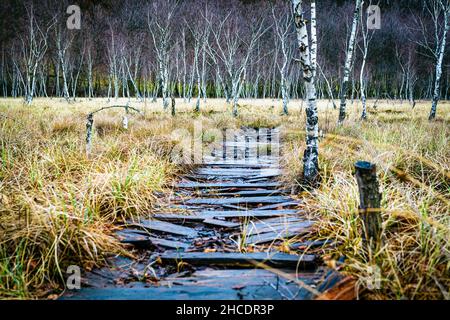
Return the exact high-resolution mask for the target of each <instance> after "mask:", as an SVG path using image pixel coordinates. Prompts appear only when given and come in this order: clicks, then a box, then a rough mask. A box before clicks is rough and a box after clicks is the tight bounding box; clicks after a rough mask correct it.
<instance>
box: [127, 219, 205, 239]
mask: <svg viewBox="0 0 450 320" xmlns="http://www.w3.org/2000/svg"><path fill="white" fill-rule="evenodd" d="M130 225H133V226H136V227H140V228H143V229H146V230H150V231H158V232H163V233H170V234H175V235H179V236H186V237H191V238H193V237H196V236H197V231H196V230H195V229H192V228H188V227H183V226H179V225H176V224H173V223H169V222H164V221H158V220H140V222H139V223H134V222H131V223H130Z"/></svg>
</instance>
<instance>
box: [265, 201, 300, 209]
mask: <svg viewBox="0 0 450 320" xmlns="http://www.w3.org/2000/svg"><path fill="white" fill-rule="evenodd" d="M299 204H300V202H298V201H288V202H280V203H275V204H269V205H267V206H262V207H258V208H257V209H258V210H272V209H278V208H284V207H293V206H298V205H299Z"/></svg>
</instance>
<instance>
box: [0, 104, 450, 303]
mask: <svg viewBox="0 0 450 320" xmlns="http://www.w3.org/2000/svg"><path fill="white" fill-rule="evenodd" d="M124 103H126V101H125V100H124V101H119V102H111V104H124ZM373 103H374V102H373V101H369V103H368V105H369V117H368V120H367V121H365V122H362V121H360V120H359V113H360V110H359V109H360V106H359V105H357V103H356V102H355V104H354V105H350V106H349V112H350V115H349V118H348V119H347V121H346V123H345V124H344V126H342V127H337V126H336V119H337V111H336V110H333V108H332V107H331V105H330V104H329V103H328V102H327V101H321V102H320V103H319V110H320V114H319V121H320V128H321V143H320V160H321V175H322V183H321V186H320V187H319V188H318V189H317V190H313V191H302V189H301V188H300V183H301V156H302V153H303V149H304V122H305V120H304V107H305V105H304V104H302V103H301V102H300V101H291V102H290V115H289V116H287V117H286V116H281V113H280V104H281V103H280V102H279V101H272V100H264V101H262V100H254V101H252V100H242V101H241V102H240V105H241V107H240V115H239V117H238V118H237V119H233V118H232V117H231V112H230V107H229V106H227V105H226V103H225V101H223V100H208V101H207V102H206V104H202V106H201V107H202V112H201V113H200V114H193V113H192V112H191V110H192V109H193V105H194V102H192V103H190V104H189V103H183V102H182V101H181V100H179V101H177V106H178V111H179V114H178V115H177V116H176V117H174V118H172V117H171V116H170V115H168V114H166V113H164V112H163V111H162V110H161V107H160V104H161V103H160V101H158V103H150V102H148V103H147V104H144V103H138V102H134V101H133V102H132V104H131V105H132V106H135V107H137V108H139V109H140V110H143V112H144V115H130V123H129V129H128V130H123V129H122V128H121V116H122V115H123V110H120V109H117V110H116V109H113V110H109V111H104V112H102V113H99V114H98V115H96V116H95V122H94V126H95V135H94V138H93V148H92V152H91V156H90V157H87V156H86V154H85V123H86V120H85V119H86V115H87V113H89V112H90V111H93V110H95V109H97V108H99V107H102V106H105V105H107V102H106V99H95V100H93V101H87V100H85V99H82V101H81V99H80V101H77V102H74V103H71V104H67V103H66V102H63V101H60V100H59V99H56V98H53V99H36V100H35V102H34V103H33V105H32V106H23V105H22V100H18V99H16V100H13V99H1V100H0V110H1V112H0V125H1V129H0V148H1V150H0V154H1V167H0V197H1V198H0V201H1V202H0V295H1V296H2V297H3V298H7V299H11V298H13V299H17V298H19V299H20V298H54V297H57V295H58V294H59V293H60V292H61V291H62V289H63V287H64V282H65V281H64V279H65V277H66V268H67V266H69V265H73V264H75V265H79V266H81V267H82V268H83V269H84V270H89V269H91V268H93V267H94V266H99V265H102V263H103V262H104V261H105V258H106V257H108V256H110V255H113V254H117V253H123V254H124V255H127V254H128V253H127V251H125V250H124V248H123V246H122V245H121V244H120V243H119V241H118V240H117V239H116V238H115V237H114V236H112V234H113V231H114V229H115V225H116V224H117V223H118V222H120V221H123V220H125V219H128V218H130V217H134V218H136V217H138V216H140V215H145V214H148V213H149V212H151V211H152V209H153V208H155V207H157V206H159V204H160V203H161V202H163V203H165V202H167V199H168V197H170V196H171V194H172V189H171V186H172V182H173V181H174V180H176V179H177V177H178V176H180V175H181V174H182V173H183V172H184V171H185V170H186V169H187V168H188V167H189V166H185V165H184V166H180V165H176V164H174V163H173V162H172V161H171V158H170V155H171V151H172V150H173V148H174V147H175V146H176V145H177V144H178V141H176V140H177V139H176V137H177V136H178V137H179V134H173V135H172V133H173V131H175V130H178V133H179V132H182V133H183V135H186V132H191V133H194V132H196V134H197V135H198V137H197V138H201V139H202V141H204V142H205V143H209V142H210V141H212V140H214V139H215V135H216V133H215V132H217V130H211V129H221V128H230V127H234V128H240V127H241V126H246V127H279V128H280V130H281V132H282V136H283V138H282V142H283V147H282V157H283V159H282V165H283V167H284V169H285V170H286V172H287V175H285V178H284V179H285V183H286V185H287V186H290V187H293V188H294V190H296V192H297V194H299V195H300V193H301V195H302V201H303V206H304V208H306V209H307V211H308V212H309V214H310V215H311V219H315V220H317V221H318V227H317V228H316V229H317V232H316V235H315V237H316V238H317V239H330V240H332V243H333V244H332V245H325V246H324V247H323V248H322V249H321V250H322V254H323V255H324V256H325V257H326V262H327V264H328V265H329V266H330V267H336V268H339V269H340V270H341V271H342V272H344V273H346V274H349V275H351V276H353V277H355V279H356V280H357V284H358V287H359V292H360V294H361V297H363V298H369V299H380V298H389V299H398V298H415V299H442V298H448V291H449V287H450V277H449V274H450V272H449V271H450V270H449V269H450V267H449V266H450V263H449V252H450V245H449V236H450V232H449V228H450V221H449V219H450V218H449V215H448V213H449V210H448V206H449V179H450V175H449V167H450V160H449V159H450V154H449V153H450V148H449V143H448V137H449V131H450V129H449V121H450V112H449V103H441V104H440V105H439V107H438V118H437V120H436V121H433V122H429V121H428V120H427V115H428V111H429V107H430V106H429V102H420V103H418V104H417V105H416V107H415V108H414V109H411V107H410V106H409V105H408V104H407V103H406V102H403V103H401V102H400V101H389V102H388V101H382V102H381V101H379V102H378V103H377V108H376V109H374V108H372V105H373ZM194 120H195V121H194ZM194 123H197V124H198V123H201V127H202V130H201V131H200V132H201V133H199V131H198V130H194ZM180 129H181V131H180ZM183 129H184V130H185V131H183ZM359 159H361V160H368V161H372V162H374V163H376V164H377V166H378V174H379V180H380V185H381V192H382V195H383V201H382V207H383V209H384V211H383V221H384V222H383V240H384V246H383V247H382V248H381V249H380V250H379V252H371V253H367V252H365V251H364V250H362V244H361V237H360V234H361V233H360V232H359V228H360V227H359V221H358V219H357V213H358V209H357V205H358V194H357V186H356V181H355V179H354V177H353V176H352V170H353V163H354V162H355V161H356V160H359ZM342 257H345V260H343V259H342ZM338 261H339V262H338ZM341 261H344V262H343V263H342V262H341ZM374 270H375V273H376V274H377V276H376V278H375V279H376V283H377V284H379V286H378V285H375V287H376V288H375V289H373V288H372V284H373V279H374V277H373V274H374ZM368 287H371V288H372V289H371V290H369V289H367V288H368Z"/></svg>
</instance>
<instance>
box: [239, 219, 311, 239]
mask: <svg viewBox="0 0 450 320" xmlns="http://www.w3.org/2000/svg"><path fill="white" fill-rule="evenodd" d="M311 226H312V223H311V222H309V221H296V222H294V221H290V222H288V223H281V224H272V225H264V226H260V227H255V226H250V227H249V228H247V235H249V236H252V235H257V234H263V233H271V232H273V233H280V234H281V233H288V232H290V231H293V232H295V231H297V230H302V229H306V228H309V227H311Z"/></svg>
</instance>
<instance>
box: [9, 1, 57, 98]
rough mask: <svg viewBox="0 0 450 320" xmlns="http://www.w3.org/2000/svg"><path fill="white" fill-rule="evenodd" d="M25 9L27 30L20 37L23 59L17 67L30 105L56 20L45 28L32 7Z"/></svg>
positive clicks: (21, 58) (52, 20)
mask: <svg viewBox="0 0 450 320" xmlns="http://www.w3.org/2000/svg"><path fill="white" fill-rule="evenodd" d="M25 9H26V12H27V28H26V32H25V34H24V35H23V36H21V37H20V44H21V45H20V52H21V57H20V62H19V64H16V67H17V70H18V71H19V72H20V80H21V82H22V84H23V88H24V91H25V102H26V103H27V104H28V105H30V104H31V103H32V101H33V97H34V95H35V90H36V81H37V71H38V68H39V64H40V63H41V62H42V60H43V59H44V56H45V53H46V52H47V49H48V34H49V32H50V30H51V29H52V28H53V26H54V19H51V20H50V22H48V23H47V25H46V26H43V25H41V24H40V23H39V22H38V21H37V19H36V17H35V13H34V8H33V6H32V5H31V6H30V7H27V6H25Z"/></svg>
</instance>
